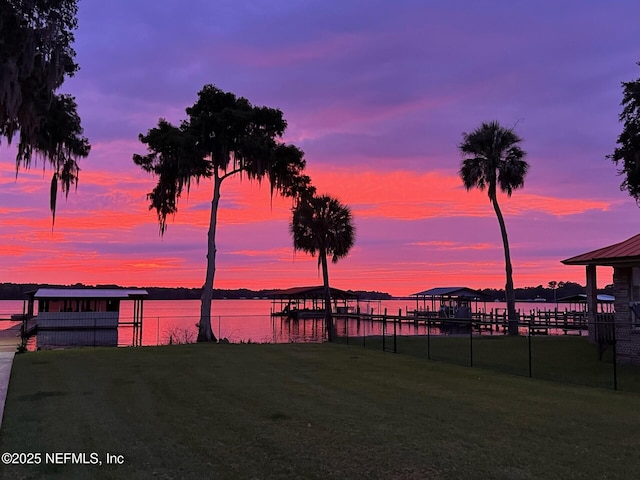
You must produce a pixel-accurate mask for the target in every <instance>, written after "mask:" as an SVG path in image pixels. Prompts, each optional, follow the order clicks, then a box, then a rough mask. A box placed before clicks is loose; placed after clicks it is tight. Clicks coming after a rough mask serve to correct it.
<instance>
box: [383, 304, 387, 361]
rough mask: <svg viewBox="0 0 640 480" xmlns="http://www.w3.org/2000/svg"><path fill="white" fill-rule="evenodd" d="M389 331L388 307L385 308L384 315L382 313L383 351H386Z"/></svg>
mask: <svg viewBox="0 0 640 480" xmlns="http://www.w3.org/2000/svg"><path fill="white" fill-rule="evenodd" d="M386 333H387V309H386V308H385V309H384V315H382V351H383V352H384V351H385V348H384V347H385V336H386Z"/></svg>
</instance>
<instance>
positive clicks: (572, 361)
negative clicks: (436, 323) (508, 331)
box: [340, 335, 640, 393]
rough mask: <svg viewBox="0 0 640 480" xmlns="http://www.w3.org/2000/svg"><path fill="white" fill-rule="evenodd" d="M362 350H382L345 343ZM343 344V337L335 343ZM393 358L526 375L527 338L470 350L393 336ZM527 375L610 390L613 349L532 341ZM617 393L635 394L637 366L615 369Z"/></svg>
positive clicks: (445, 339) (463, 344) (498, 339)
mask: <svg viewBox="0 0 640 480" xmlns="http://www.w3.org/2000/svg"><path fill="white" fill-rule="evenodd" d="M363 340H364V345H365V346H366V347H367V348H370V349H374V350H376V349H377V350H382V338H381V337H379V336H378V337H368V338H366V339H363V338H362V337H357V338H350V339H349V344H350V345H353V346H357V345H360V346H362V345H363ZM385 340H386V341H385V350H386V351H389V352H391V351H393V336H392V335H389V336H387V337H386V338H385ZM340 341H341V342H345V341H346V339H345V338H341V339H340ZM396 349H397V352H398V353H401V354H407V355H412V356H416V357H420V358H425V359H426V358H430V359H431V360H435V361H441V362H446V363H450V364H454V365H461V366H470V365H471V356H472V355H473V366H474V367H480V368H485V369H488V370H492V371H495V372H498V373H507V374H511V375H521V376H526V377H528V376H529V338H528V337H526V336H519V337H511V336H504V335H495V336H485V335H483V336H481V337H480V336H474V337H473V339H472V347H471V348H470V339H469V336H468V335H458V336H431V338H430V339H427V337H426V336H400V335H398V336H397V340H396ZM531 375H532V377H533V378H538V379H544V380H553V381H558V382H563V383H575V384H579V385H589V386H594V387H600V388H611V389H613V388H614V369H613V350H612V347H608V349H607V350H605V352H604V355H603V356H602V360H600V358H599V355H598V347H597V346H596V345H594V344H591V343H589V341H588V339H587V338H586V337H580V336H546V335H544V336H542V335H541V336H532V337H531ZM617 388H618V389H619V390H625V391H630V392H636V393H640V366H637V365H635V366H632V365H621V364H620V363H618V365H617Z"/></svg>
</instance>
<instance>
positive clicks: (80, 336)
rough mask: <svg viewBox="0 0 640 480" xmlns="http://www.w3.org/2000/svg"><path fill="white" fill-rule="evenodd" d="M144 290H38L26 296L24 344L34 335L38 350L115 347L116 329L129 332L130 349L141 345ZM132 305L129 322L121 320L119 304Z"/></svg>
mask: <svg viewBox="0 0 640 480" xmlns="http://www.w3.org/2000/svg"><path fill="white" fill-rule="evenodd" d="M147 295H148V293H147V291H146V290H143V289H127V288H39V289H38V290H35V291H33V292H29V293H27V298H28V300H27V302H28V303H27V308H26V315H25V318H24V321H23V328H22V333H23V341H26V338H28V337H30V336H32V335H35V336H36V347H37V348H38V349H41V348H42V349H48V348H64V347H77V346H117V345H118V344H119V338H118V333H119V327H123V326H126V327H130V328H131V345H134V346H135V345H142V319H143V300H144V298H145V297H146V296H147ZM121 301H132V302H133V318H132V319H131V321H121V320H120V302H121Z"/></svg>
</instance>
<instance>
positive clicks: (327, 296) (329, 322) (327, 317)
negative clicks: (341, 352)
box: [320, 249, 336, 342]
mask: <svg viewBox="0 0 640 480" xmlns="http://www.w3.org/2000/svg"><path fill="white" fill-rule="evenodd" d="M320 261H321V262H322V279H323V280H324V321H325V324H326V328H327V339H328V340H329V341H330V342H333V341H334V340H335V337H336V329H335V326H334V325H333V315H331V290H330V289H329V269H328V266H327V252H326V251H325V250H324V249H322V250H320Z"/></svg>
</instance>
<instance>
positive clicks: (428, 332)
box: [427, 317, 431, 360]
mask: <svg viewBox="0 0 640 480" xmlns="http://www.w3.org/2000/svg"><path fill="white" fill-rule="evenodd" d="M427 360H431V317H427Z"/></svg>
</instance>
